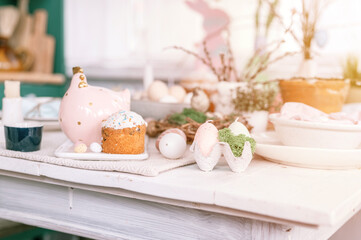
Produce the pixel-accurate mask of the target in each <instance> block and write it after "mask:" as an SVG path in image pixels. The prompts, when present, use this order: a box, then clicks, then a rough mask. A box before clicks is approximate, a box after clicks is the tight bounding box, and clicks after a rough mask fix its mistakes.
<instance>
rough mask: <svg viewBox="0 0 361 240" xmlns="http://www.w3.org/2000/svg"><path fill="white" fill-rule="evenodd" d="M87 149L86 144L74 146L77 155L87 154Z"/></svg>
mask: <svg viewBox="0 0 361 240" xmlns="http://www.w3.org/2000/svg"><path fill="white" fill-rule="evenodd" d="M87 149H88V148H87V146H86V145H85V143H81V142H79V143H76V144H75V145H74V152H76V153H85V152H86V150H87Z"/></svg>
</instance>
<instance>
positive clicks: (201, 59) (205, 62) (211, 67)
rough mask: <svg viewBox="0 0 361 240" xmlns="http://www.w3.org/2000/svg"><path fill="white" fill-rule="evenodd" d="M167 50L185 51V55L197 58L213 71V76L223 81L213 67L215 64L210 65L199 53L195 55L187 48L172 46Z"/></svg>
mask: <svg viewBox="0 0 361 240" xmlns="http://www.w3.org/2000/svg"><path fill="white" fill-rule="evenodd" d="M167 49H177V50H181V51H183V52H185V53H187V54H189V55H191V56H193V57H195V58H196V59H198V60H199V61H201V62H202V63H203V64H204V65H206V66H207V67H209V68H210V69H211V71H212V72H213V74H214V75H215V76H216V77H217V79H218V80H219V81H221V80H220V79H221V78H220V76H219V74H218V72H217V71H216V69H215V68H214V67H213V64H212V63H209V62H208V61H207V59H205V58H203V57H201V56H199V55H198V54H197V53H195V52H193V51H191V50H188V49H186V48H183V47H180V46H172V47H167V48H165V50H167Z"/></svg>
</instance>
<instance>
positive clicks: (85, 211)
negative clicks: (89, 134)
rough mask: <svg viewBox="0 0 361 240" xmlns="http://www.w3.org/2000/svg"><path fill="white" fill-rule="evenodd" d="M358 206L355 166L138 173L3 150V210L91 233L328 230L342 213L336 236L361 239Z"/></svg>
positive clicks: (288, 234) (325, 234)
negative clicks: (56, 162) (94, 168)
mask: <svg viewBox="0 0 361 240" xmlns="http://www.w3.org/2000/svg"><path fill="white" fill-rule="evenodd" d="M360 157H361V156H360ZM341 160H342V159H340V161H341ZM360 208H361V170H347V171H326V170H311V169H302V168H295V167H288V166H283V165H279V164H274V163H271V162H267V161H264V160H261V159H255V160H253V161H252V163H251V165H250V166H249V168H248V169H247V171H246V172H245V173H239V174H236V173H233V172H231V171H230V170H229V169H228V167H227V165H225V164H222V163H221V164H219V165H218V166H217V167H216V169H215V170H214V171H213V172H209V173H205V172H202V171H200V170H199V169H198V168H197V166H196V165H190V166H187V167H183V168H178V169H175V170H173V171H169V172H166V173H163V174H161V175H159V176H157V177H143V176H137V175H130V174H125V173H116V172H102V171H88V170H81V169H74V168H67V167H61V166H55V165H49V164H43V163H37V162H31V161H27V160H21V159H14V158H6V157H1V158H0V218H3V219H7V220H12V221H16V222H21V223H25V224H29V225H35V226H39V227H45V228H49V229H54V230H58V231H62V232H67V233H73V234H77V235H81V236H85V237H90V238H96V239H277V240H279V239H302V240H306V239H328V238H329V237H330V236H332V235H333V234H334V233H335V232H336V231H337V230H338V229H340V228H341V226H343V225H344V224H345V223H346V222H347V221H348V222H347V224H345V225H344V226H343V227H342V228H341V230H339V231H338V232H337V233H336V234H335V235H334V236H333V237H332V239H333V240H335V239H361V230H360V231H357V226H358V224H359V223H361V213H358V211H359V210H360ZM350 219H351V220H350ZM346 233H347V234H349V236H348V238H346V237H345V235H344V234H346ZM351 236H352V237H354V238H352V237H351Z"/></svg>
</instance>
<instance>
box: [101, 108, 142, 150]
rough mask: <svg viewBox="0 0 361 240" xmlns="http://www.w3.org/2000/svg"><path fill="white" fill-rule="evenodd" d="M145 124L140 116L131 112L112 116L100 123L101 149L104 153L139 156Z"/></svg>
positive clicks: (121, 112)
mask: <svg viewBox="0 0 361 240" xmlns="http://www.w3.org/2000/svg"><path fill="white" fill-rule="evenodd" d="M146 125H147V123H146V122H145V121H144V119H143V118H142V116H140V115H139V114H137V113H135V112H131V111H120V112H116V113H114V114H112V115H111V116H110V117H109V118H108V119H106V120H105V121H103V122H102V147H103V152H104V153H112V154H141V153H143V152H144V139H145V132H146Z"/></svg>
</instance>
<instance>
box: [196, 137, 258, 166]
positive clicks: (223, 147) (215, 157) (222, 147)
mask: <svg viewBox="0 0 361 240" xmlns="http://www.w3.org/2000/svg"><path fill="white" fill-rule="evenodd" d="M190 151H191V152H193V153H194V159H195V160H196V162H197V165H198V167H199V168H200V169H201V170H202V171H205V172H209V171H212V170H213V168H214V167H215V166H216V165H217V163H218V161H219V159H220V158H221V157H222V153H223V155H224V158H225V159H226V161H227V163H228V166H229V167H230V169H231V170H232V171H233V172H236V173H239V172H243V171H245V170H246V168H247V167H248V165H249V164H250V162H251V160H252V158H253V154H252V149H251V144H250V142H248V141H246V142H245V143H244V147H243V152H242V155H241V156H240V157H235V156H234V154H233V152H232V150H231V147H230V146H229V144H228V143H226V142H218V143H216V144H215V145H214V146H213V149H212V151H211V152H210V154H209V155H208V156H207V157H204V156H203V155H202V153H201V151H200V149H199V147H198V144H197V142H196V141H194V142H193V144H192V145H191V147H190Z"/></svg>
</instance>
